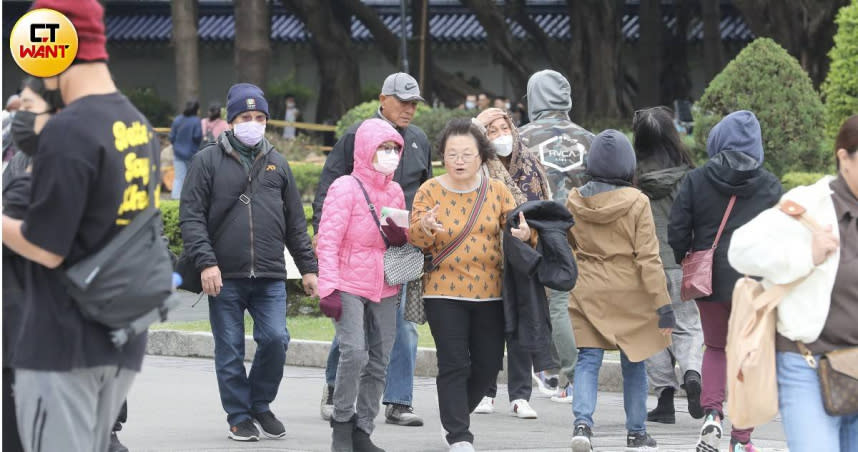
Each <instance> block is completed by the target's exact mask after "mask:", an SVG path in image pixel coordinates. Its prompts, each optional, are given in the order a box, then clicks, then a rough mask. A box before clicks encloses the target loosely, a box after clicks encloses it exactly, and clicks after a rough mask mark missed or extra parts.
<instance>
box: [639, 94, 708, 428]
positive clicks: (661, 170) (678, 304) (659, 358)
mask: <svg viewBox="0 0 858 452" xmlns="http://www.w3.org/2000/svg"><path fill="white" fill-rule="evenodd" d="M632 128H633V129H634V134H635V136H634V141H635V154H636V156H637V161H638V166H637V185H638V188H640V189H641V191H643V192H644V194H646V195H647V196H648V197H649V199H650V207H651V208H652V216H653V219H654V221H655V230H656V236H657V237H658V245H659V254H660V256H661V263H662V265H663V266H664V274H665V276H666V277H667V290H668V293H669V295H670V301H671V304H672V305H673V311H674V313H675V315H676V328H674V329H673V333H672V334H671V339H672V340H673V343H672V344H671V345H670V346H668V347H667V348H666V349H664V350H662V351H661V352H659V353H656V354H655V355H654V356H652V357H650V358H649V359H647V360H646V371H647V376H648V377H649V381H650V383H652V386H653V387H654V388H655V393H656V396H658V406H657V407H656V408H655V409H654V410H652V411H650V412H649V413H647V421H650V422H661V423H664V424H673V423H676V412H675V409H674V406H673V395H674V393H675V392H676V390H677V389H679V388H680V387H682V388H684V389H685V392H686V395H687V397H688V412H689V413H690V414H691V416H692V417H693V418H695V419H700V418H701V417H703V409H702V408H701V406H700V391H701V381H700V367H701V365H702V361H703V331H702V330H701V328H700V313H699V312H698V311H697V305H695V304H694V303H692V302H687V301H683V300H681V299H680V295H679V292H680V290H679V289H680V285H681V282H682V266H681V265H679V263H677V262H676V260H675V258H674V255H673V249H672V248H671V247H670V244H669V243H667V225H668V223H669V222H670V209H671V207H672V206H673V200H674V199H675V198H676V195H677V193H678V192H679V186H680V184H681V183H682V180H683V178H684V177H685V175H686V174H687V173H688V172H689V171H691V170H692V169H693V168H694V162H692V160H691V156H689V155H688V151H687V150H686V149H685V147H684V146H683V145H682V141H681V140H680V138H679V133H677V131H676V127H674V125H673V112H672V111H671V110H670V109H669V108H667V107H653V108H647V109H644V110H638V111H637V112H635V116H634V122H633V123H632ZM676 364H679V370H680V374H681V375H682V377H683V378H682V384H680V382H679V381H678V380H677V378H676V372H675V370H674V367H675V366H676Z"/></svg>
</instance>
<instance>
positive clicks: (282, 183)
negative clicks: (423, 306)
mask: <svg viewBox="0 0 858 452" xmlns="http://www.w3.org/2000/svg"><path fill="white" fill-rule="evenodd" d="M226 115H227V121H228V122H229V126H230V128H229V129H228V130H226V131H224V132H222V133H221V134H220V136H218V137H217V139H216V140H215V142H214V143H210V144H209V145H207V146H206V147H204V148H203V149H202V150H200V151H199V152H198V153H197V154H196V155H195V156H194V158H193V160H191V166H190V169H189V170H188V177H187V179H186V180H185V186H184V188H183V189H182V197H181V204H180V207H179V224H180V226H181V229H182V239H183V240H184V247H185V253H187V254H188V256H189V257H190V258H191V259H192V260H193V262H194V265H195V266H196V269H197V270H198V271H200V273H201V277H200V282H201V283H202V289H203V292H205V293H206V294H207V295H208V296H209V320H210V321H211V327H212V335H213V336H214V340H215V371H216V373H217V382H218V389H219V390H220V399H221V403H222V404H223V408H224V410H225V411H226V413H227V418H226V420H227V423H229V438H231V439H233V440H236V441H257V440H258V439H259V433H260V432H259V429H257V425H258V426H259V427H260V428H261V429H262V433H263V434H264V435H265V436H267V437H269V438H282V437H283V436H285V435H286V429H285V427H284V426H283V423H282V422H280V420H278V419H277V417H275V416H274V414H273V413H272V412H271V409H270V407H269V404H270V403H271V402H273V401H274V398H275V397H276V396H277V390H278V389H279V386H280V380H281V379H282V378H283V365H284V364H285V362H286V348H287V347H288V345H289V331H288V330H287V329H286V263H285V260H284V255H283V247H284V245H285V246H286V248H288V250H289V253H290V254H291V255H292V257H293V258H294V260H295V264H296V265H297V266H298V270H299V271H300V272H301V275H302V276H303V282H304V290H305V291H306V292H307V294H309V295H311V296H316V295H317V293H318V287H317V285H318V284H317V279H316V274H317V273H318V264H317V263H316V257H315V255H314V253H313V248H312V246H311V245H310V237H309V235H307V221H306V220H305V218H304V208H303V205H302V203H301V194H300V192H299V191H298V186H297V184H296V183H295V178H294V177H293V176H292V170H291V169H290V168H289V163H287V162H286V159H285V158H284V157H283V156H282V155H281V154H280V153H279V152H278V151H277V150H276V149H274V146H273V145H272V144H271V143H270V142H269V141H268V140H267V139H266V138H265V125H266V123H267V122H268V102H267V101H266V100H265V95H264V94H263V93H262V90H261V89H259V88H258V87H256V86H254V85H251V84H250V83H239V84H236V85H233V86H232V87H231V88H230V89H229V93H227V96H226ZM245 311H248V312H249V313H250V316H251V318H253V321H254V331H253V336H254V339H255V340H256V343H257V348H256V355H255V356H254V359H253V366H252V368H251V369H250V375H248V374H247V373H246V372H245V369H244V312H245Z"/></svg>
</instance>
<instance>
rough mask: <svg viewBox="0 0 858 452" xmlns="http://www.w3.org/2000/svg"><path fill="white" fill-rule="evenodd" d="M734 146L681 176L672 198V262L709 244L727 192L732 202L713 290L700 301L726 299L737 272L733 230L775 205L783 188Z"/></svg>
mask: <svg viewBox="0 0 858 452" xmlns="http://www.w3.org/2000/svg"><path fill="white" fill-rule="evenodd" d="M751 165H753V164H752V162H748V161H747V160H746V158H745V157H743V154H741V153H739V152H729V151H725V152H722V153H720V154H718V155H716V156H715V157H713V158H712V159H711V160H709V161H708V162H707V163H706V164H705V165H704V166H703V167H701V168H697V169H695V170H693V171H691V172H690V173H688V175H687V176H686V177H685V180H684V181H683V182H682V186H681V187H680V190H679V195H678V196H677V197H676V201H675V202H674V203H673V208H672V210H671V212H670V225H669V227H668V241H669V242H670V246H671V247H672V248H673V252H674V255H675V258H676V262H681V261H682V259H683V257H685V254H686V253H687V252H688V251H699V250H705V249H707V248H711V247H712V244H713V243H714V242H715V235H717V233H718V226H719V225H720V224H721V218H723V216H724V211H725V210H727V204H728V202H729V201H730V196H731V195H734V194H735V195H736V204H735V206H734V207H733V211H732V213H731V214H730V218H729V219H728V220H727V225H726V226H725V227H724V232H723V233H722V234H721V240H720V242H719V243H718V248H717V249H716V250H715V257H714V260H713V264H712V295H710V296H708V297H704V298H700V299H699V300H700V301H720V302H723V301H730V300H731V299H732V294H733V287H734V286H735V285H736V281H737V280H738V279H739V278H740V276H741V275H739V273H738V272H737V271H736V270H734V269H733V267H731V266H730V263H729V262H728V261H727V250H728V249H729V248H730V239H731V238H732V237H733V231H735V230H736V229H737V228H739V227H741V226H742V225H744V224H745V223H747V222H749V221H751V220H752V219H753V218H754V217H756V216H757V215H758V214H759V213H760V212H762V211H763V210H766V209H768V208H769V207H771V206H773V205H775V204H776V203H777V202H778V200H779V199H780V197H781V195H782V194H783V188H782V187H781V183H780V181H778V179H777V177H775V176H774V174H772V173H770V172H768V171H766V170H765V169H763V168H754V169H748V168H749V167H751Z"/></svg>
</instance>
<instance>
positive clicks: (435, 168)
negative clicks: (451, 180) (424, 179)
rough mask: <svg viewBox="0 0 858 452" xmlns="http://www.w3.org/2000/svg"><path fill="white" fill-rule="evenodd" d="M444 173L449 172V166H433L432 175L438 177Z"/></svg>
mask: <svg viewBox="0 0 858 452" xmlns="http://www.w3.org/2000/svg"><path fill="white" fill-rule="evenodd" d="M442 174H447V168H444V167H443V166H433V167H432V176H434V177H438V176H440V175H442Z"/></svg>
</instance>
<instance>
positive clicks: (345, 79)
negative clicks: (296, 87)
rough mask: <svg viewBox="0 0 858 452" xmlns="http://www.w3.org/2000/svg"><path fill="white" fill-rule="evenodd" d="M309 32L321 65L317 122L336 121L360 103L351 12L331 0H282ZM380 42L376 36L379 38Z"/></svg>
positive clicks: (358, 72)
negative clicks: (335, 7)
mask: <svg viewBox="0 0 858 452" xmlns="http://www.w3.org/2000/svg"><path fill="white" fill-rule="evenodd" d="M283 3H284V5H286V6H287V7H288V8H290V9H291V10H292V11H293V12H294V13H295V14H296V15H297V16H298V17H299V18H301V21H302V22H304V25H305V26H306V27H307V31H309V32H310V34H311V35H312V38H311V40H310V46H311V48H312V49H313V54H314V56H315V57H316V62H317V63H318V65H319V101H318V105H317V107H316V121H318V122H325V121H337V120H338V119H339V118H340V117H341V116H342V115H343V114H344V113H345V112H346V111H348V110H349V109H350V108H352V107H354V106H355V105H357V103H358V101H359V98H360V70H359V67H358V64H357V60H356V59H355V56H354V54H355V53H354V52H353V51H352V48H351V47H352V46H351V28H350V19H349V17H348V15H346V14H344V11H342V8H337V9H338V10H340V11H339V12H338V13H337V12H335V11H334V9H333V6H332V2H331V0H283ZM376 41H377V39H376Z"/></svg>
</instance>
